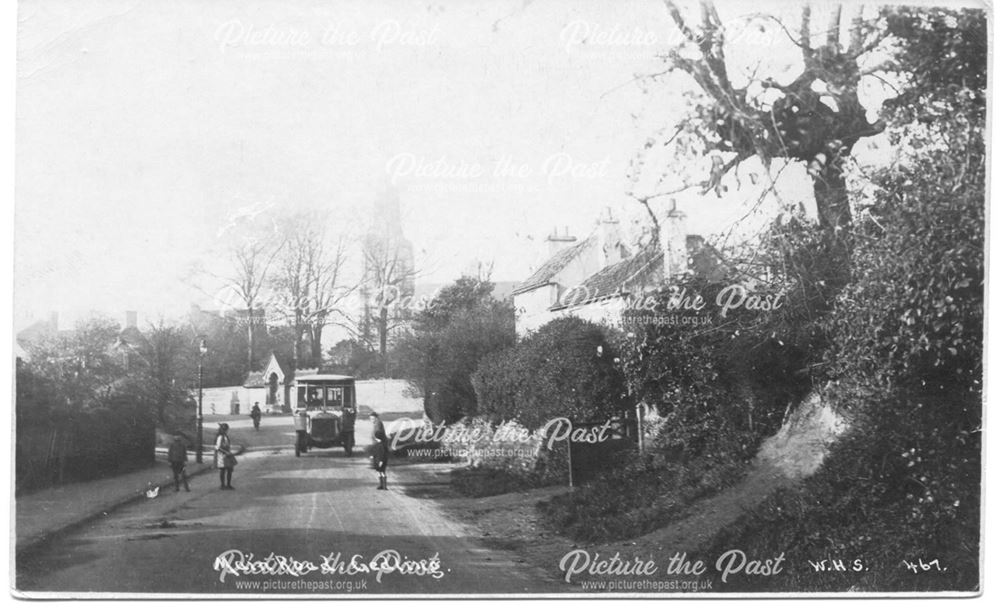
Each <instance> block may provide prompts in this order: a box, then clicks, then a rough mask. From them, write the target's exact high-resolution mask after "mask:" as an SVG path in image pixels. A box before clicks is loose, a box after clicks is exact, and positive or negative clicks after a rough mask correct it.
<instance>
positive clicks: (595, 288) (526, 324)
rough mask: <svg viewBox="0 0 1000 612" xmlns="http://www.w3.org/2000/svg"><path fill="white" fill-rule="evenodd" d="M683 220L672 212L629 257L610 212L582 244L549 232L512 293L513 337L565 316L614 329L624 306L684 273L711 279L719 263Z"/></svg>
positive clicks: (616, 223)
mask: <svg viewBox="0 0 1000 612" xmlns="http://www.w3.org/2000/svg"><path fill="white" fill-rule="evenodd" d="M684 219H685V216H684V213H682V212H680V211H678V210H676V207H674V208H672V209H671V211H670V212H669V213H668V214H667V215H666V216H665V218H664V219H662V220H661V221H660V223H659V225H660V227H659V237H658V240H657V241H651V242H650V243H649V244H647V245H645V246H643V247H638V248H636V249H635V252H634V253H633V252H632V249H631V248H629V246H628V245H626V244H625V242H624V240H623V236H622V234H621V230H620V224H619V222H618V221H617V220H616V219H615V218H614V217H613V216H612V215H611V212H610V210H608V211H606V213H605V214H604V215H602V216H601V218H600V219H599V220H598V222H597V227H596V228H595V229H594V231H593V232H592V233H591V234H590V235H588V236H587V237H586V238H584V239H583V240H577V238H576V237H574V236H570V235H569V233H568V232H565V233H563V234H559V233H558V232H553V234H552V235H550V236H549V237H548V239H547V242H548V243H549V246H550V251H549V252H550V256H549V258H548V259H547V260H546V261H545V262H544V263H543V264H542V265H541V266H539V268H538V269H537V270H535V272H534V273H533V274H531V276H529V277H528V278H527V279H526V280H525V281H524V282H522V283H521V284H520V285H519V286H518V287H517V288H516V289H514V293H513V295H514V309H515V313H516V317H517V319H516V328H517V334H518V336H524V335H525V334H528V333H530V332H532V331H534V330H536V329H538V328H539V327H541V326H542V325H544V324H545V323H548V322H549V321H551V320H553V319H556V318H558V317H562V316H568V315H572V316H577V317H580V318H582V319H585V320H588V321H593V322H595V323H603V324H605V325H610V326H614V327H618V326H620V323H621V314H622V312H623V311H624V310H625V309H626V308H627V307H628V306H629V304H633V303H635V301H636V299H637V298H640V299H641V298H642V297H643V296H645V295H648V294H650V293H652V292H653V291H655V290H657V289H658V288H660V287H662V286H663V285H664V283H666V282H667V281H669V279H670V278H673V277H676V276H678V275H681V274H683V273H685V272H688V271H693V272H694V273H696V274H700V275H706V276H709V277H713V276H717V275H718V274H719V273H720V271H721V258H720V257H719V256H718V253H717V252H716V251H715V250H714V249H713V248H712V247H711V246H709V245H707V244H706V243H705V241H704V239H703V238H702V237H701V236H697V235H689V234H687V233H686V232H685V223H684Z"/></svg>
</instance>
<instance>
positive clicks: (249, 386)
mask: <svg viewBox="0 0 1000 612" xmlns="http://www.w3.org/2000/svg"><path fill="white" fill-rule="evenodd" d="M318 373H320V371H319V369H318V368H309V369H297V370H293V369H292V363H291V360H290V359H287V358H284V357H282V356H279V355H278V354H276V353H274V352H272V353H271V355H270V356H269V357H268V359H267V366H265V368H264V369H263V370H257V371H255V372H250V373H249V374H247V377H246V379H245V380H244V381H243V388H244V389H245V390H246V393H245V394H244V397H246V402H247V410H249V407H251V406H253V404H254V402H256V403H258V404H260V407H261V410H263V411H264V412H270V413H274V412H288V411H289V410H291V406H292V390H293V389H295V380H296V379H297V378H299V377H301V376H308V375H312V374H318Z"/></svg>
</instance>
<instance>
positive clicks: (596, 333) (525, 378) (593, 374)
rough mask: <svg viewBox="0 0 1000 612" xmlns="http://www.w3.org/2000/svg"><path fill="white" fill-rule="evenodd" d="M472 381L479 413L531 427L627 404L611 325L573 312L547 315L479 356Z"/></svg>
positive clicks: (604, 413) (596, 415)
mask: <svg viewBox="0 0 1000 612" xmlns="http://www.w3.org/2000/svg"><path fill="white" fill-rule="evenodd" d="M472 384H473V387H474V388H475V390H476V397H477V400H478V404H479V410H480V412H481V413H482V414H483V415H484V416H486V417H488V418H489V419H491V420H493V421H495V422H499V421H511V420H512V421H517V422H518V423H520V424H521V425H524V426H525V427H527V428H528V429H531V430H533V429H535V428H537V427H540V426H543V425H545V423H547V422H548V421H549V420H550V419H553V418H559V417H564V418H569V419H573V420H575V421H591V420H596V419H604V418H607V417H610V416H613V415H616V414H618V413H619V412H620V411H621V410H622V409H623V408H624V407H626V406H627V403H626V401H625V399H626V387H625V379H624V377H623V376H622V373H621V370H620V369H619V367H618V365H617V364H616V350H615V342H614V332H613V330H610V329H609V328H606V327H604V326H601V325H597V324H596V323H590V322H588V321H584V320H582V319H578V318H576V317H564V318H560V319H556V320H554V321H550V322H549V323H547V324H545V325H543V326H542V327H541V328H539V329H538V330H537V331H536V332H535V333H533V334H531V335H529V336H528V337H526V338H524V339H522V340H521V341H520V342H519V343H518V344H517V345H516V346H514V347H511V348H508V349H506V350H503V351H500V352H497V353H494V354H492V355H490V356H488V357H486V358H484V359H483V361H482V362H481V363H480V366H479V368H478V369H477V370H476V372H475V374H473V376H472Z"/></svg>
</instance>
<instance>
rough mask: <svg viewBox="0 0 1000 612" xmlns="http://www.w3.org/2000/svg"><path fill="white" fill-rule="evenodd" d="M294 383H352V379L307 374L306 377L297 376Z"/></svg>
mask: <svg viewBox="0 0 1000 612" xmlns="http://www.w3.org/2000/svg"><path fill="white" fill-rule="evenodd" d="M295 382H304V383H311V382H315V383H318V382H354V377H353V376H344V375H342V374H308V375H306V376H299V377H298V378H296V379H295Z"/></svg>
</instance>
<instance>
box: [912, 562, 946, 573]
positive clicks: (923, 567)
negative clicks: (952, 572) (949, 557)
mask: <svg viewBox="0 0 1000 612" xmlns="http://www.w3.org/2000/svg"><path fill="white" fill-rule="evenodd" d="M903 565H904V566H906V569H908V570H910V571H911V572H913V573H914V574H919V573H920V572H929V571H930V570H931V569H932V568H933V569H936V570H937V571H939V572H943V571H946V570H947V569H948V568H947V567H941V564H940V563H939V562H938V560H937V559H934V560H933V561H929V562H927V563H925V562H924V560H923V559H917V562H916V563H911V562H909V561H903Z"/></svg>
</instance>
